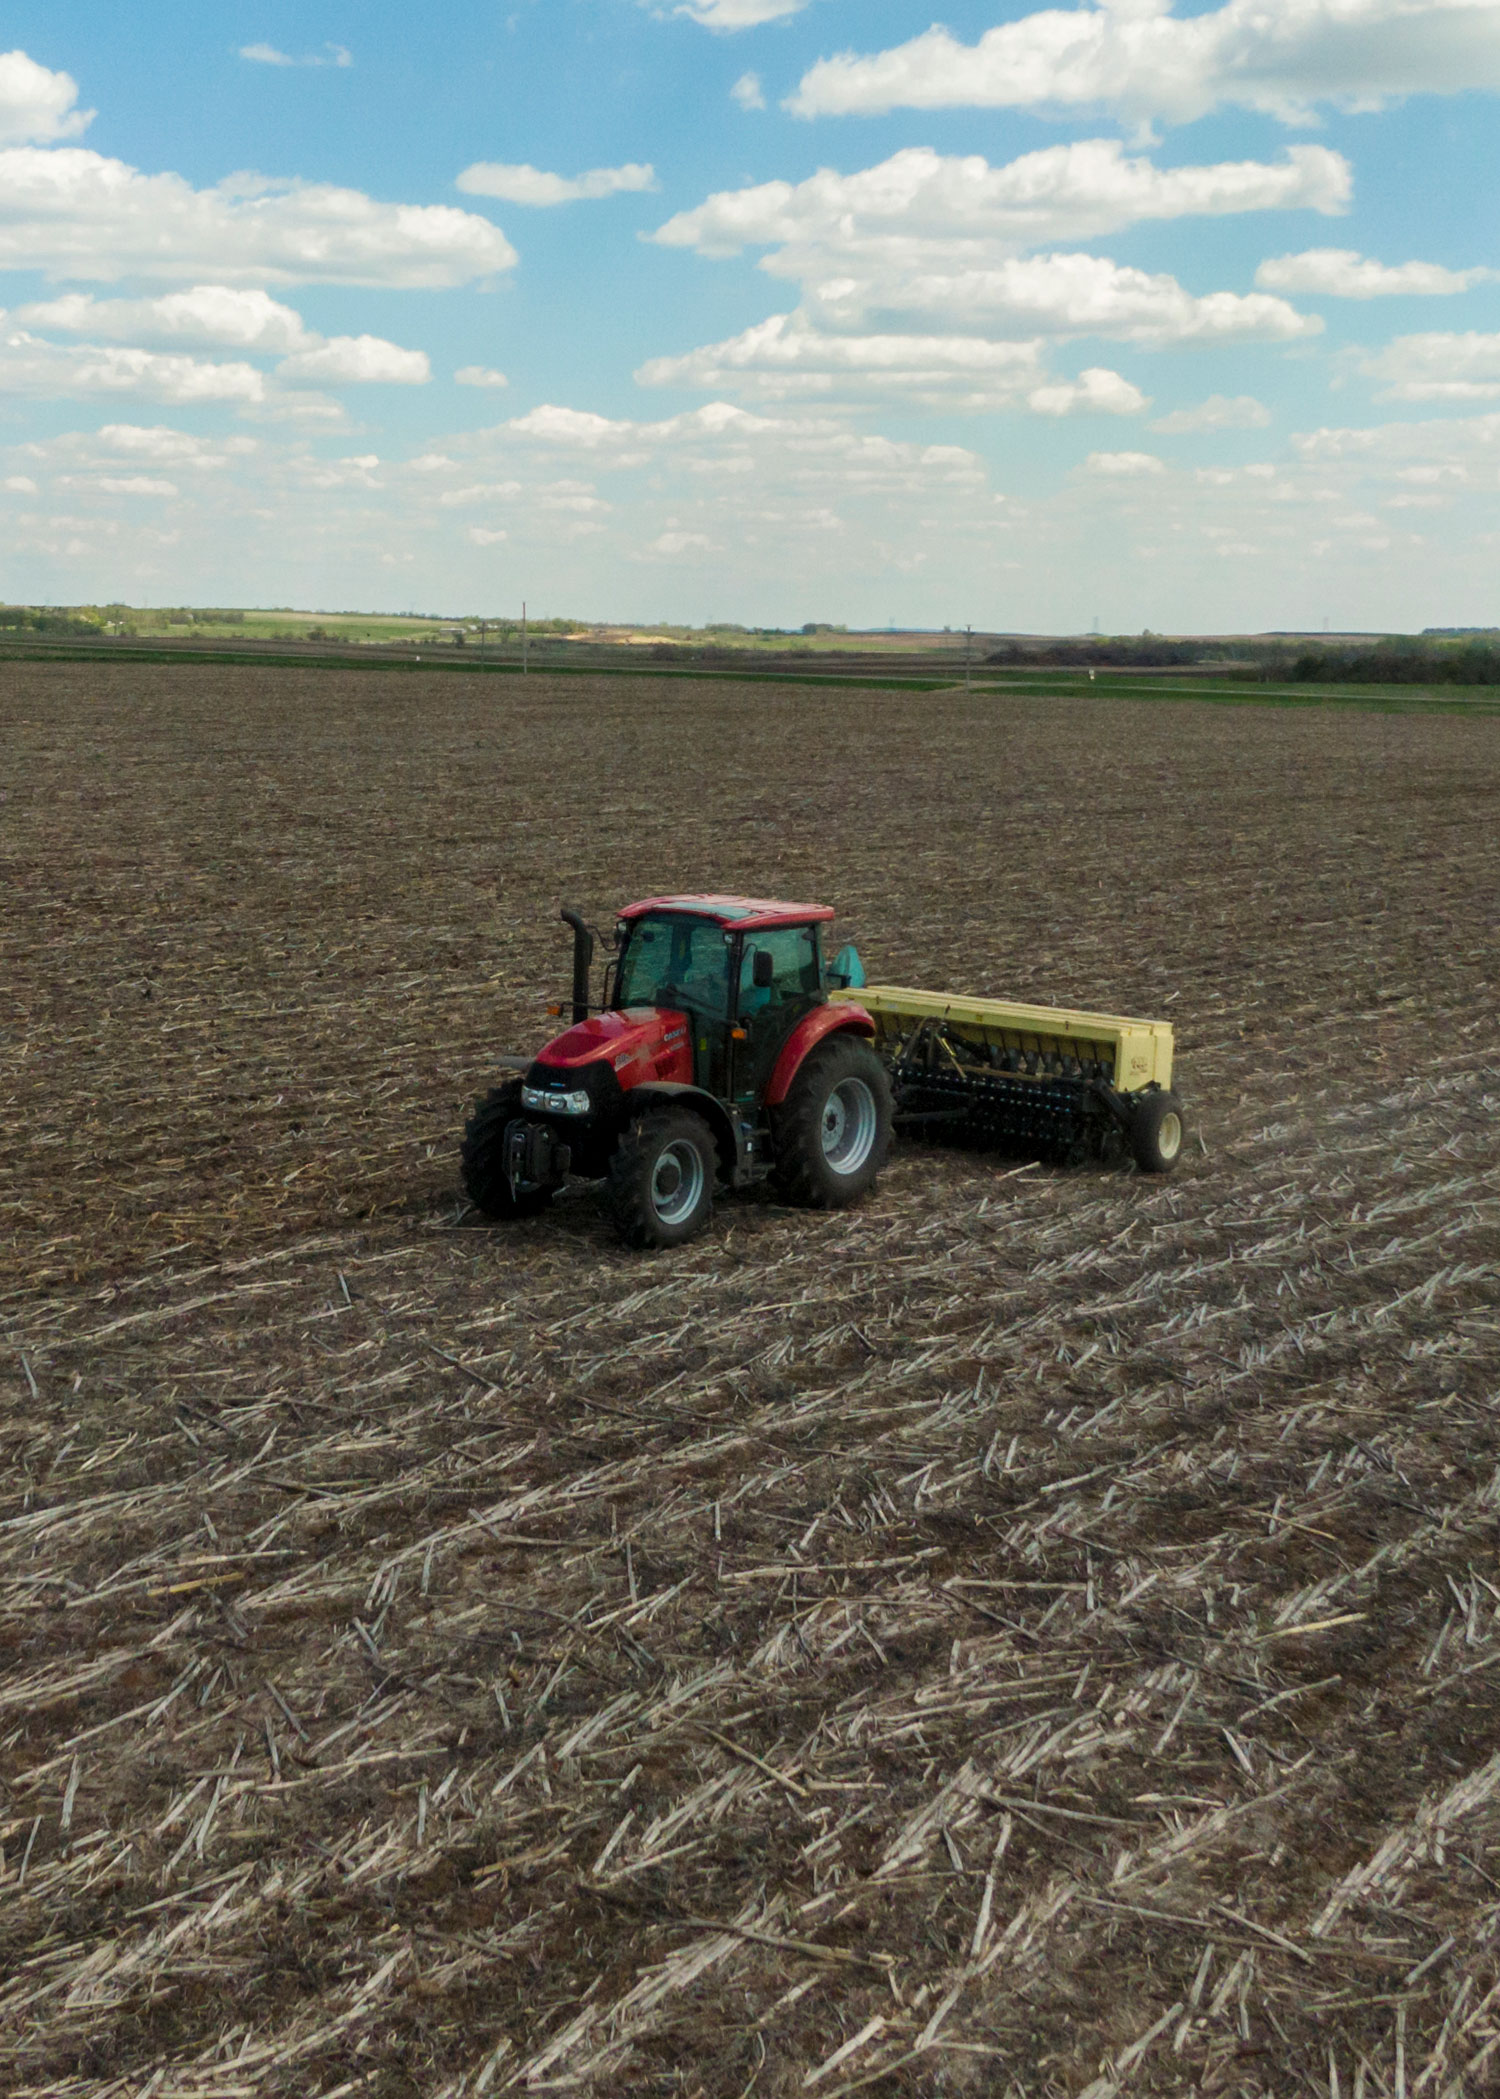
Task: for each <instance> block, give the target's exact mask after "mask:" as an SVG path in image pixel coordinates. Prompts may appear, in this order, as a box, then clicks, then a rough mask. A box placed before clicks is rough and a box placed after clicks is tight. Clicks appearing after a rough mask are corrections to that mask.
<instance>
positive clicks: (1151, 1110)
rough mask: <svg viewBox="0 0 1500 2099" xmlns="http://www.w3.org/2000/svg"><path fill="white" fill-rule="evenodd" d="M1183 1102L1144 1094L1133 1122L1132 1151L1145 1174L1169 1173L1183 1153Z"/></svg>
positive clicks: (1168, 1095)
mask: <svg viewBox="0 0 1500 2099" xmlns="http://www.w3.org/2000/svg"><path fill="white" fill-rule="evenodd" d="M1182 1134H1183V1132H1182V1102H1181V1101H1180V1100H1179V1099H1178V1098H1177V1096H1176V1094H1175V1093H1159V1092H1151V1093H1143V1094H1142V1095H1141V1096H1140V1099H1139V1101H1138V1103H1137V1105H1136V1108H1135V1111H1134V1113H1133V1114H1132V1116H1131V1119H1130V1149H1131V1150H1132V1152H1134V1154H1135V1163H1136V1165H1137V1166H1139V1168H1140V1169H1141V1172H1142V1173H1170V1172H1171V1171H1172V1168H1173V1167H1174V1166H1175V1165H1176V1164H1177V1161H1178V1158H1179V1156H1180V1155H1181V1152H1182Z"/></svg>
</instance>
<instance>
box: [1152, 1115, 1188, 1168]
mask: <svg viewBox="0 0 1500 2099" xmlns="http://www.w3.org/2000/svg"><path fill="white" fill-rule="evenodd" d="M1156 1149H1157V1150H1158V1151H1159V1152H1160V1153H1161V1155H1162V1157H1163V1158H1164V1159H1175V1158H1176V1157H1177V1154H1178V1153H1179V1152H1180V1151H1181V1150H1182V1117H1181V1116H1180V1115H1175V1114H1173V1113H1172V1112H1171V1111H1170V1110H1169V1111H1168V1112H1167V1113H1166V1114H1165V1115H1164V1116H1163V1117H1162V1119H1161V1126H1160V1128H1159V1129H1158V1130H1157V1133H1156Z"/></svg>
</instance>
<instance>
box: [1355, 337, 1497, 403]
mask: <svg viewBox="0 0 1500 2099" xmlns="http://www.w3.org/2000/svg"><path fill="white" fill-rule="evenodd" d="M1364 370H1365V371H1366V372H1368V373H1369V375H1370V377H1371V378H1372V379H1379V380H1382V381H1383V382H1384V387H1385V398H1386V399H1388V400H1393V401H1484V400H1491V399H1493V398H1494V397H1495V396H1496V395H1500V335H1477V334H1474V333H1473V332H1470V333H1469V334H1467V335H1400V336H1397V338H1396V340H1395V341H1394V342H1393V343H1390V344H1388V345H1387V347H1386V348H1385V349H1384V350H1382V351H1380V352H1379V353H1378V355H1376V356H1374V357H1371V358H1368V359H1367V360H1366V362H1365V364H1364Z"/></svg>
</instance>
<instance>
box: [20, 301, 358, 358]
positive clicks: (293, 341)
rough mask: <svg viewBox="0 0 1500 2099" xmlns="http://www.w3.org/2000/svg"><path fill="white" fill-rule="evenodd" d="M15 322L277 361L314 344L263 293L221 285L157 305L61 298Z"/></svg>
mask: <svg viewBox="0 0 1500 2099" xmlns="http://www.w3.org/2000/svg"><path fill="white" fill-rule="evenodd" d="M16 319H17V320H19V321H21V322H23V323H24V324H25V325H26V326H27V327H29V328H48V329H63V330H65V331H66V332H67V333H68V334H70V335H90V336H94V337H96V338H100V337H102V338H103V340H104V341H106V342H146V343H160V342H174V341H175V342H192V343H201V344H212V345H215V346H217V347H220V348H224V349H234V350H264V351H270V352H273V353H277V354H283V355H284V354H286V353H288V352H290V351H293V350H303V349H308V348H310V347H311V346H312V345H314V344H315V343H317V342H318V341H319V340H320V338H319V337H318V336H316V335H314V334H312V333H311V332H310V331H309V330H308V329H307V328H306V327H304V325H303V322H302V317H301V315H300V314H297V313H294V312H293V311H292V309H291V307H290V306H282V305H280V304H279V303H278V302H277V301H276V300H275V299H273V298H272V297H271V296H270V294H269V293H267V292H263V291H251V290H248V289H244V288H241V287H238V286H234V285H227V284H197V285H194V287H193V288H192V290H191V291H185V292H167V293H165V294H164V295H163V296H162V297H161V298H159V299H96V298H95V297H94V295H93V293H92V292H67V293H65V294H64V295H63V297H62V298H60V299H48V300H46V301H45V302H43V303H41V304H38V305H34V306H23V307H21V308H20V309H19V310H18V312H17V314H16Z"/></svg>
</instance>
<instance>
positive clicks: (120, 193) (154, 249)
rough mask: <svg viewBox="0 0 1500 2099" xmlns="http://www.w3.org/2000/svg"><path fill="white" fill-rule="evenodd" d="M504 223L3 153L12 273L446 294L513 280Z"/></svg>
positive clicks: (2, 204)
mask: <svg viewBox="0 0 1500 2099" xmlns="http://www.w3.org/2000/svg"><path fill="white" fill-rule="evenodd" d="M515 261H516V252H515V250H514V249H513V248H512V247H511V245H510V243H509V241H508V240H507V239H506V238H505V236H504V234H503V233H501V231H500V229H499V228H498V227H497V226H494V225H492V224H491V223H490V221H489V220H488V219H485V218H481V217H480V216H479V215H478V214H477V213H475V212H469V211H461V210H459V209H457V208H456V207H455V206H453V205H446V204H429V205H417V204H381V203H378V202H376V200H375V199H374V198H372V197H367V196H365V195H364V194H363V192H362V191H359V190H351V189H339V188H336V187H334V186H333V185H332V184H330V183H311V182H284V181H275V180H272V179H271V178H269V177H266V176H261V175H236V176H231V177H229V178H228V179H227V180H225V181H224V182H221V183H218V184H216V185H215V187H214V188H212V189H208V190H195V189H194V188H193V187H192V185H191V184H190V183H188V182H185V181H184V180H183V178H182V177H181V176H180V175H171V174H166V175H143V174H142V173H141V172H140V170H139V169H137V168H132V167H129V166H127V165H126V164H125V162H123V161H119V160H110V159H107V158H106V157H105V156H104V155H103V154H100V153H92V152H89V151H87V150H86V149H84V148H82V147H70V146H64V147H58V148H55V149H54V150H52V151H50V152H43V151H40V150H38V149H36V148H34V147H26V146H19V147H13V148H11V149H10V150H8V151H0V268H3V269H32V270H41V271H44V272H45V273H46V274H47V275H48V276H50V277H54V278H56V277H71V278H89V279H93V280H96V281H98V280H105V281H107V280H110V279H117V278H121V277H147V278H156V279H163V278H165V279H173V278H188V279H193V278H203V277H204V276H213V277H216V278H218V279H220V280H221V281H223V282H225V283H230V284H365V285H377V286H381V287H383V288H387V289H404V290H412V289H436V288H439V287H443V286H448V285H456V284H468V283H471V282H473V280H474V279H475V278H479V277H487V276H492V275H494V274H495V273H496V272H498V271H501V270H508V269H510V268H511V267H512V266H513V265H514V263H515Z"/></svg>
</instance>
